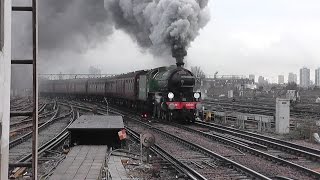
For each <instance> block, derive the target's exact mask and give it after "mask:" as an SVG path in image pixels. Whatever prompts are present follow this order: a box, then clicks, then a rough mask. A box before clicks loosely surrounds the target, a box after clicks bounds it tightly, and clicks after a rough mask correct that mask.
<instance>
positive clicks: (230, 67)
mask: <svg viewBox="0 0 320 180" xmlns="http://www.w3.org/2000/svg"><path fill="white" fill-rule="evenodd" d="M209 8H210V13H211V20H210V21H209V23H208V24H207V26H206V27H205V28H204V29H202V30H201V31H200V35H199V36H198V37H197V38H196V40H195V41H194V42H192V43H191V47H190V48H189V50H188V57H187V59H186V60H187V66H193V65H198V66H201V67H202V68H203V70H204V71H205V72H206V73H207V74H214V72H215V71H219V74H241V75H248V74H250V73H253V74H256V76H258V75H263V76H267V77H268V78H269V79H271V80H272V81H276V77H277V75H279V74H283V75H285V76H287V75H288V73H289V72H294V73H296V74H298V72H299V68H301V67H302V66H307V67H309V68H311V77H312V79H313V78H314V77H313V76H314V69H315V68H316V67H319V66H320V51H319V44H320V33H319V32H320V23H319V19H320V11H319V9H320V1H317V0H305V1H302V0H268V1H257V0H215V1H213V0H211V1H210V3H209ZM43 58H46V59H50V60H52V61H49V62H48V61H47V62H46V63H45V64H43V66H44V67H45V69H46V70H47V71H48V72H60V71H61V72H65V71H71V72H84V71H86V70H87V69H88V66H89V65H95V66H99V67H101V68H102V71H103V72H104V73H122V72H128V71H131V70H138V69H147V68H152V67H155V66H160V65H168V64H174V63H175V60H173V59H158V58H154V57H153V56H152V55H150V54H148V53H147V52H144V50H143V49H141V48H139V47H138V45H137V44H136V43H135V42H133V41H132V40H131V38H130V37H129V36H128V35H126V34H125V33H124V32H122V31H119V30H116V31H115V32H114V33H113V35H111V36H110V37H108V38H106V40H105V41H104V42H100V44H99V45H97V46H95V47H94V48H93V49H89V50H88V51H86V52H81V53H79V52H64V53H62V54H57V53H56V52H52V53H51V54H50V53H49V54H46V57H43ZM53 59H60V61H56V62H61V61H63V62H64V63H63V66H62V65H61V64H60V65H57V64H56V63H55V62H54V60H53ZM75 62H76V64H75ZM74 65H76V66H74ZM71 66H73V68H71ZM286 78H287V77H286Z"/></svg>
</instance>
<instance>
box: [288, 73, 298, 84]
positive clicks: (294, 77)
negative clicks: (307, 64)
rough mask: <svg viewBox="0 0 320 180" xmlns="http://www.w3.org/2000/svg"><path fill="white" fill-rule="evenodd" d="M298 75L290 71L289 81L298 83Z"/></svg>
mask: <svg viewBox="0 0 320 180" xmlns="http://www.w3.org/2000/svg"><path fill="white" fill-rule="evenodd" d="M297 81H298V80H297V75H296V74H294V73H289V76H288V83H297Z"/></svg>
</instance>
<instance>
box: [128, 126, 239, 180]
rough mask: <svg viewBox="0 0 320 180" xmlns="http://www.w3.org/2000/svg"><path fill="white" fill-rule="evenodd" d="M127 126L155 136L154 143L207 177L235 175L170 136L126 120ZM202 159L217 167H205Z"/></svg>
mask: <svg viewBox="0 0 320 180" xmlns="http://www.w3.org/2000/svg"><path fill="white" fill-rule="evenodd" d="M128 126H129V127H130V128H132V129H133V130H135V131H137V132H139V133H142V132H150V133H152V134H153V135H154V136H155V138H156V144H158V145H159V146H160V147H161V148H163V149H165V150H166V151H167V152H169V153H170V154H171V155H172V156H174V157H176V158H178V159H180V160H181V161H184V162H185V163H186V164H187V165H189V166H190V167H192V168H194V169H195V170H196V171H198V172H201V174H203V175H204V176H205V177H206V178H208V179H233V178H235V177H230V176H229V172H232V171H233V170H232V169H230V168H228V167H226V166H224V164H223V163H221V162H220V161H219V160H217V159H212V158H209V157H208V156H206V155H204V154H202V153H199V152H197V151H196V150H192V149H189V148H187V147H186V146H184V145H182V144H180V143H177V142H175V141H173V140H171V139H170V138H167V137H165V136H163V135H161V134H159V133H157V132H155V131H151V130H149V129H147V128H145V127H143V126H141V125H140V124H137V123H132V122H128ZM168 128H170V127H168ZM198 140H199V139H198ZM198 140H197V141H198ZM189 141H190V140H189ZM191 141H192V142H195V141H193V140H191ZM227 153H230V151H228V152H226V153H225V154H227ZM238 154H239V153H238ZM204 160H207V161H209V162H210V163H212V164H215V165H216V166H217V167H216V168H212V167H207V166H205V165H203V164H202V162H203V161H204ZM195 163H197V164H201V166H203V168H200V167H198V166H196V165H195Z"/></svg>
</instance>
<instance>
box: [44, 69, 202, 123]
mask: <svg viewBox="0 0 320 180" xmlns="http://www.w3.org/2000/svg"><path fill="white" fill-rule="evenodd" d="M194 85H195V77H194V75H193V74H192V73H191V72H190V71H189V70H187V69H185V68H183V67H181V66H169V67H158V68H154V69H151V70H141V71H135V72H130V73H127V74H122V75H118V76H114V77H109V78H89V79H68V80H43V81H41V82H40V86H39V87H40V93H41V94H43V95H54V96H57V95H58V96H59V95H63V96H69V97H73V98H95V99H103V98H104V97H106V98H107V99H108V101H109V102H111V103H115V104H119V105H125V106H127V107H130V108H134V109H136V110H137V111H139V112H142V113H143V114H144V115H147V114H148V116H150V115H152V116H154V117H156V118H158V119H164V120H168V121H180V122H194V120H195V115H196V110H197V109H201V102H200V101H201V100H200V99H201V94H200V92H194Z"/></svg>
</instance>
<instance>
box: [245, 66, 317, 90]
mask: <svg viewBox="0 0 320 180" xmlns="http://www.w3.org/2000/svg"><path fill="white" fill-rule="evenodd" d="M302 68H307V69H309V71H310V72H309V74H310V75H309V76H310V78H309V80H310V82H309V83H310V84H309V85H316V72H317V70H318V74H319V77H320V66H319V67H318V68H315V69H311V68H308V67H306V66H301V68H300V69H299V70H298V72H297V73H295V72H288V73H284V74H279V75H276V76H263V75H259V74H253V73H250V74H248V75H246V76H247V77H248V78H249V79H251V78H250V76H251V75H253V76H254V77H255V82H257V83H258V81H259V77H260V76H261V77H263V78H264V81H268V83H275V84H279V76H284V84H287V83H288V82H289V80H290V78H289V77H290V74H292V75H293V79H294V81H293V82H296V83H297V84H298V85H300V70H301V69H302ZM319 79H320V78H319ZM311 83H312V84H311ZM319 83H320V80H319ZM319 86H320V85H319Z"/></svg>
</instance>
